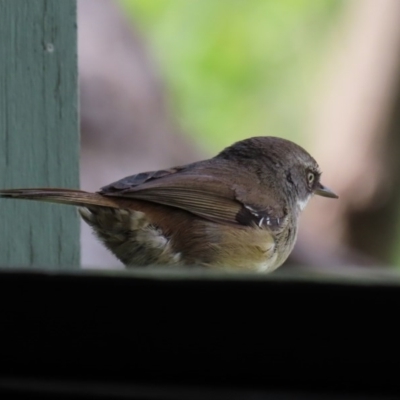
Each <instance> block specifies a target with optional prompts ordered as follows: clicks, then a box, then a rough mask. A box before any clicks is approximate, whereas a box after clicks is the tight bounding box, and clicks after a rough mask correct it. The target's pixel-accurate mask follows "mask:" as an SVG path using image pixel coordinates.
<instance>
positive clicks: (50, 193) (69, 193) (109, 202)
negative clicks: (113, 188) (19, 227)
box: [0, 188, 118, 208]
mask: <svg viewBox="0 0 400 400" xmlns="http://www.w3.org/2000/svg"><path fill="white" fill-rule="evenodd" d="M0 198H11V199H25V200H36V201H47V202H50V203H60V204H68V205H73V206H80V207H90V206H101V207H112V208H118V204H117V201H116V199H112V198H108V197H105V196H102V195H100V194H99V193H89V192H84V191H82V190H73V189H53V188H35V189H0Z"/></svg>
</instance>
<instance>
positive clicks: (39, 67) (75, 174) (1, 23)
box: [0, 0, 80, 268]
mask: <svg viewBox="0 0 400 400" xmlns="http://www.w3.org/2000/svg"><path fill="white" fill-rule="evenodd" d="M76 55H77V51H76V1H75V0H62V1H60V0H0V187H1V188H18V187H35V186H36V187H70V188H78V187H79V164H78V162H79V132H78V111H77V110H78V101H77V56H76ZM79 259H80V254H79V220H78V217H77V214H76V210H75V209H74V208H73V207H66V206H59V205H52V204H47V203H35V202H28V201H22V200H19V201H13V200H5V199H3V200H0V265H3V266H16V267H21V266H23V267H26V266H52V267H54V268H60V267H61V266H69V267H76V266H78V265H79Z"/></svg>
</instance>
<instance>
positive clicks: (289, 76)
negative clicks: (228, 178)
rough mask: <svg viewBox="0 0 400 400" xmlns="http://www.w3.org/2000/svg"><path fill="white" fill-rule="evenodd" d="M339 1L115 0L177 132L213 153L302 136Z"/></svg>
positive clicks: (338, 9) (339, 4) (340, 1)
mask: <svg viewBox="0 0 400 400" xmlns="http://www.w3.org/2000/svg"><path fill="white" fill-rule="evenodd" d="M342 1H343V0H323V1H321V0H280V1H278V0H215V1H214V0H122V4H123V6H124V7H126V10H127V11H128V12H129V14H130V15H131V16H132V18H133V19H134V21H135V23H136V24H137V25H139V28H140V29H141V31H142V33H143V36H144V37H145V38H146V39H147V40H148V41H149V42H150V44H151V46H152V49H153V50H152V53H153V55H154V57H155V58H156V60H157V61H158V62H159V64H160V69H161V71H162V74H163V75H164V77H165V78H166V81H167V87H168V90H169V94H170V97H171V100H172V107H173V109H174V110H175V112H176V115H177V116H179V118H180V121H181V124H182V126H183V128H184V129H185V130H186V131H187V132H188V133H190V134H192V135H194V136H195V137H196V138H197V140H198V141H200V140H201V141H202V142H204V141H207V142H208V143H209V144H210V145H211V148H210V149H211V150H212V151H216V150H219V149H221V147H224V146H225V145H227V144H229V143H231V142H232V141H233V140H239V139H241V138H244V137H249V136H256V135H276V136H285V137H289V138H295V139H296V137H299V135H301V126H302V122H303V118H304V116H305V114H306V112H307V99H308V97H309V95H310V93H311V92H312V88H313V85H314V84H315V75H316V73H317V71H318V68H319V66H320V61H321V60H322V59H323V56H324V54H325V52H324V47H325V45H326V43H327V37H328V34H329V31H330V27H331V26H332V24H333V22H334V21H335V17H336V16H337V15H339V12H338V11H340V9H341V6H342Z"/></svg>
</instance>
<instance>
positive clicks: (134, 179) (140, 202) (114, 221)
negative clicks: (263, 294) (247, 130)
mask: <svg viewBox="0 0 400 400" xmlns="http://www.w3.org/2000/svg"><path fill="white" fill-rule="evenodd" d="M320 175H321V172H320V170H319V167H318V164H317V163H316V161H315V160H314V159H313V158H312V157H311V156H310V155H309V154H308V153H307V152H306V151H305V150H304V149H303V148H301V147H300V146H298V145H296V144H294V143H293V142H290V141H288V140H285V139H280V138H276V137H254V138H250V139H246V140H242V141H240V142H237V143H235V144H233V145H232V146H230V147H228V148H226V149H225V150H223V151H222V152H221V153H219V154H218V155H217V156H215V157H214V158H211V159H209V160H204V161H199V162H195V163H193V164H188V165H183V166H179V167H174V168H170V169H166V170H159V171H152V172H143V173H139V174H137V175H132V176H128V177H126V178H123V179H121V180H119V181H117V182H114V183H111V184H110V185H108V186H105V187H103V188H102V189H101V190H100V191H99V192H97V193H88V192H84V191H80V190H70V189H50V188H49V189H10V190H0V197H8V198H16V199H28V200H38V201H48V202H53V203H63V204H70V205H75V206H79V207H80V208H79V212H80V214H81V216H82V218H83V219H84V220H85V221H86V222H87V223H88V224H89V225H90V226H91V227H92V228H93V230H94V232H95V234H96V235H97V236H98V237H99V239H100V240H101V241H102V242H103V243H104V245H105V246H106V247H107V248H108V249H109V250H110V251H111V252H112V253H113V254H114V255H115V256H116V257H117V258H118V259H120V260H121V261H122V262H123V263H124V264H125V265H126V266H128V267H133V266H147V265H170V266H192V265H201V266H206V267H227V268H233V269H242V270H254V271H266V272H270V271H273V270H275V269H276V268H278V267H279V266H280V265H281V264H282V263H283V262H284V261H285V260H286V258H287V257H288V256H289V254H290V252H291V251H292V249H293V246H294V243H295V240H296V236H297V226H298V218H299V214H300V212H301V211H302V210H303V208H304V207H305V206H306V204H307V202H308V200H309V199H310V198H311V197H312V195H313V194H318V195H320V196H325V197H332V198H337V196H336V194H334V193H333V192H332V191H331V190H329V189H328V188H326V187H324V186H323V185H322V184H321V183H320Z"/></svg>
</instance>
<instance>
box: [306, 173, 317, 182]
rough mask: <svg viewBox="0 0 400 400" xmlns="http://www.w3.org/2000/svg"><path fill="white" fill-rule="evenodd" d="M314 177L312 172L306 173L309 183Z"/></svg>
mask: <svg viewBox="0 0 400 400" xmlns="http://www.w3.org/2000/svg"><path fill="white" fill-rule="evenodd" d="M314 179H315V174H314V173H313V172H309V173H308V174H307V181H308V184H309V185H312V184H313V182H314Z"/></svg>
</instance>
